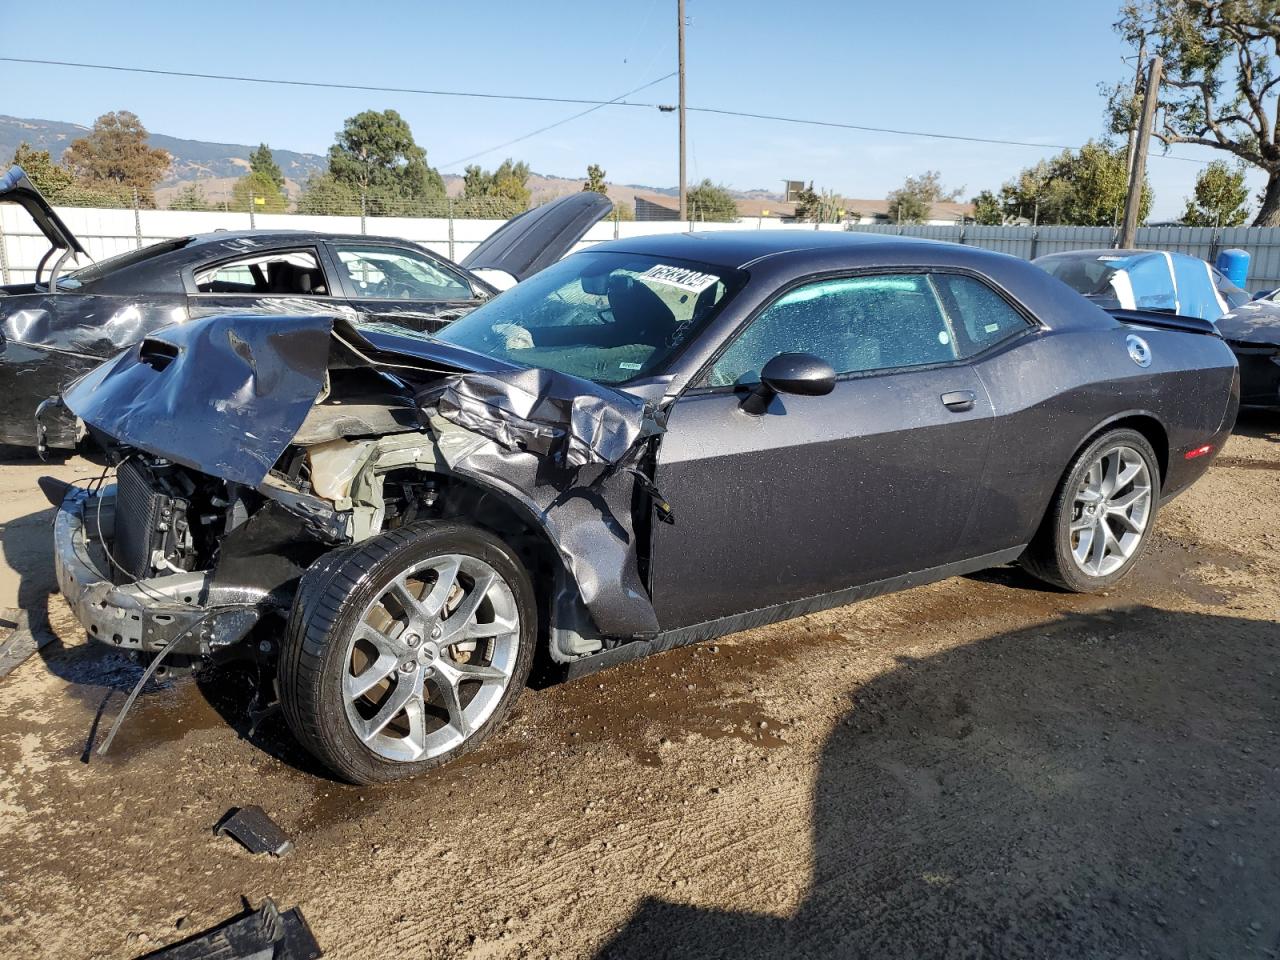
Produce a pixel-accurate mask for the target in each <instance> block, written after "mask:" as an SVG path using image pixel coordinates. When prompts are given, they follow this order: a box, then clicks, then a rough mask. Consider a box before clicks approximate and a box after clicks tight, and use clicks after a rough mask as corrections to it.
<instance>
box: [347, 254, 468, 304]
mask: <svg viewBox="0 0 1280 960" xmlns="http://www.w3.org/2000/svg"><path fill="white" fill-rule="evenodd" d="M335 249H336V250H337V253H338V262H339V263H341V264H342V269H344V270H345V271H346V272H347V278H348V279H349V280H350V281H351V289H352V292H353V293H354V294H355V296H357V297H359V298H361V299H372V300H471V299H473V298H474V297H475V293H474V292H473V291H472V289H471V285H470V284H469V283H467V282H466V281H465V280H464V279H463V278H462V277H460V276H458V275H457V274H455V273H453V272H452V271H450V270H448V269H446V268H445V267H444V266H443V265H442V264H440V263H437V262H436V261H435V260H432V259H431V258H430V257H428V256H427V255H426V254H421V253H415V252H413V251H412V250H405V249H403V248H401V247H380V246H373V245H370V246H350V245H343V244H338V245H336V247H335Z"/></svg>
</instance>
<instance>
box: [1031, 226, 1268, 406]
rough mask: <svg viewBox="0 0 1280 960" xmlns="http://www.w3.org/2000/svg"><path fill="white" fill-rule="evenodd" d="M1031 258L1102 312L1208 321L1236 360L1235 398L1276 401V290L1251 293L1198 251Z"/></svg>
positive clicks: (1265, 403)
mask: <svg viewBox="0 0 1280 960" xmlns="http://www.w3.org/2000/svg"><path fill="white" fill-rule="evenodd" d="M1032 262H1033V263H1035V265H1036V266H1038V267H1040V268H1041V269H1042V270H1044V271H1045V272H1047V273H1049V274H1051V275H1053V276H1054V277H1057V278H1058V279H1059V280H1061V281H1062V282H1063V283H1065V284H1066V285H1067V286H1069V287H1071V289H1073V290H1075V291H1076V292H1077V293H1080V294H1083V295H1084V296H1085V297H1088V298H1089V299H1090V300H1092V301H1093V302H1094V303H1097V304H1098V305H1099V306H1100V307H1103V308H1104V309H1107V310H1112V311H1116V310H1155V311H1159V312H1168V313H1172V314H1176V315H1177V316H1181V317H1199V318H1200V319H1202V320H1208V321H1210V322H1211V323H1212V324H1213V325H1214V326H1215V327H1217V329H1218V333H1220V334H1221V335H1222V338H1223V339H1224V340H1226V341H1227V345H1228V346H1230V347H1231V352H1232V353H1234V354H1235V355H1236V360H1237V361H1239V363H1240V402H1241V403H1242V404H1246V405H1251V406H1266V407H1280V291H1273V292H1272V293H1271V294H1270V295H1269V296H1263V297H1260V298H1258V299H1254V298H1253V297H1252V295H1251V294H1249V292H1248V291H1246V290H1242V289H1241V288H1240V287H1238V286H1236V285H1235V284H1234V283H1232V282H1231V280H1230V279H1228V278H1227V277H1226V276H1225V275H1224V274H1223V273H1222V272H1221V271H1220V270H1218V269H1216V268H1215V267H1213V266H1212V265H1211V264H1209V263H1207V262H1206V261H1204V260H1201V259H1200V258H1199V257H1192V256H1188V255H1187V254H1185V253H1172V252H1168V251H1164V250H1072V251H1070V252H1067V253H1051V254H1047V255H1045V256H1043V257H1037V258H1036V259H1035V260H1034V261H1032Z"/></svg>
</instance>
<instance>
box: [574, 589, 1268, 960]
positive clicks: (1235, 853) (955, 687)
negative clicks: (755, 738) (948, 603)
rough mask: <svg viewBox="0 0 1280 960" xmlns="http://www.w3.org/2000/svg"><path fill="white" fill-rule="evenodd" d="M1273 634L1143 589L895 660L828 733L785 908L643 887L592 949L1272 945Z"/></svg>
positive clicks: (953, 952)
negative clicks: (793, 905) (1131, 603)
mask: <svg viewBox="0 0 1280 960" xmlns="http://www.w3.org/2000/svg"><path fill="white" fill-rule="evenodd" d="M1278 652H1280V626H1277V625H1276V624H1275V623H1273V622H1269V621H1255V620H1245V619H1238V618H1232V617H1219V616H1207V615H1200V614H1186V613H1177V612H1171V611H1166V610H1158V609H1152V608H1147V607H1136V608H1132V609H1121V610H1116V611H1110V612H1106V613H1103V614H1070V615H1067V616H1065V617H1062V618H1060V619H1057V620H1054V621H1051V622H1049V623H1046V624H1044V625H1042V626H1037V627H1033V628H1028V629H1022V630H1017V631H1014V632H1010V633H1005V634H1001V635H997V636H994V637H991V638H989V639H986V640H982V641H979V642H976V643H973V644H970V645H967V646H963V647H958V648H954V649H951V650H949V651H947V652H944V653H941V654H939V655H937V656H933V657H929V658H926V659H920V660H915V659H907V658H899V660H898V663H897V665H896V666H895V667H894V668H893V669H891V670H890V671H888V672H887V673H884V674H882V675H880V676H879V677H877V678H876V679H874V680H872V681H870V682H868V683H866V684H864V685H862V686H861V687H858V688H856V689H855V690H853V691H852V692H851V706H850V710H849V712H848V713H847V715H846V716H845V717H844V718H843V719H842V720H841V722H840V724H839V725H838V726H837V727H836V730H835V733H834V734H832V735H831V736H830V738H829V739H828V741H827V742H826V744H825V746H824V748H823V752H822V756H821V761H820V769H819V772H818V776H817V783H816V788H815V790H814V796H813V806H812V830H813V864H814V866H813V873H812V878H811V883H810V886H809V889H808V893H807V895H806V896H805V898H804V900H803V902H802V903H801V905H800V907H799V908H798V910H797V911H796V912H795V913H794V914H792V915H791V916H786V917H776V916H770V915H763V914H751V913H732V912H724V911H721V910H716V909H702V908H700V907H698V906H697V905H696V903H695V904H687V903H667V902H663V901H661V900H656V899H651V900H647V901H645V902H643V903H642V904H641V906H640V907H639V908H638V910H637V911H636V913H635V914H634V916H633V917H632V919H631V920H630V921H629V922H628V923H627V924H626V925H625V926H624V927H623V928H622V930H621V931H619V932H618V933H617V934H616V936H614V937H613V939H612V940H611V941H610V942H608V943H607V944H606V946H605V947H604V948H603V949H602V950H601V951H600V953H599V955H600V956H601V957H608V958H614V957H653V956H680V957H688V958H703V957H726V958H728V957H734V958H737V957H744V956H751V957H765V958H771V957H776V958H784V957H786V958H792V957H877V958H879V957H942V956H946V957H970V956H972V957H988V956H1000V957H1024V956H1025V957H1033V956H1035V957H1044V956H1062V957H1067V956H1072V957H1083V956H1089V957H1104V956H1105V957H1112V956H1126V957H1129V956H1141V955H1151V956H1210V955H1215V956H1243V955H1245V954H1251V955H1252V954H1253V953H1262V954H1265V955H1274V953H1273V951H1275V950H1276V949H1277V946H1278V945H1280V883H1277V870H1278V868H1277V864H1280V831H1277V830H1276V829H1275V824H1276V822H1277V814H1280V800H1277V797H1278V796H1280V774H1278V773H1277V771H1278V770H1280V740H1278V739H1277V738H1276V736H1275V728H1276V722H1277V719H1280V706H1278V704H1280V680H1277V674H1276V668H1275V663H1276V654H1277V653H1278ZM761 814H762V822H763V821H764V820H767V819H768V811H764V810H762V811H761ZM748 882H750V883H751V884H752V888H755V889H760V890H762V891H765V890H767V889H768V887H769V885H770V878H769V877H768V876H759V877H755V878H751V880H749V881H748ZM690 889H692V890H697V883H696V881H695V883H693V884H691V887H690ZM692 896H693V897H694V899H696V894H693V895H692ZM768 899H769V898H768V897H767V896H762V897H761V900H762V901H764V900H768Z"/></svg>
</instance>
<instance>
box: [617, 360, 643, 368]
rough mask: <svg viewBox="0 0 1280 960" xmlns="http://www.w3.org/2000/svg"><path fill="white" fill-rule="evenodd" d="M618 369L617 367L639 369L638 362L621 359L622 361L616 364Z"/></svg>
mask: <svg viewBox="0 0 1280 960" xmlns="http://www.w3.org/2000/svg"><path fill="white" fill-rule="evenodd" d="M618 369H619V370H639V369H640V364H638V363H628V362H627V361H625V360H624V361H622V363H619V364H618Z"/></svg>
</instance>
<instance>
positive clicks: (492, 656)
mask: <svg viewBox="0 0 1280 960" xmlns="http://www.w3.org/2000/svg"><path fill="white" fill-rule="evenodd" d="M536 610H537V607H536V603H535V601H534V596H533V587H532V585H531V584H530V582H529V577H528V574H527V573H526V572H525V570H524V568H523V567H522V566H521V564H520V562H519V560H517V559H516V558H515V556H513V555H512V553H511V552H510V550H509V549H508V548H507V547H506V546H505V545H504V544H503V543H502V542H501V541H500V540H498V539H497V538H496V537H494V536H492V535H491V534H489V533H487V532H485V531H483V530H480V529H478V528H476V527H472V526H468V525H464V524H457V523H448V524H418V525H414V526H410V527H406V528H404V529H401V530H394V531H390V532H388V533H384V534H381V535H379V536H376V537H373V538H371V539H370V540H368V541H366V542H365V543H363V544H360V545H359V546H357V547H353V548H349V549H348V550H345V551H343V552H342V553H341V554H340V555H338V556H337V558H336V560H335V561H334V562H333V563H329V564H322V565H319V566H318V567H317V568H316V570H315V572H314V575H309V576H308V577H306V578H304V582H303V584H302V586H301V587H300V588H299V590H298V599H297V601H296V602H295V604H294V610H293V614H292V616H291V617H290V622H289V629H288V631H287V633H286V637H285V640H284V643H283V645H282V649H281V657H280V669H279V682H280V699H281V702H282V704H283V707H284V713H285V716H286V718H287V719H288V722H289V725H290V727H291V728H292V730H293V732H294V734H295V735H296V736H297V737H298V739H299V740H300V741H301V742H302V744H303V745H304V746H306V747H307V748H308V749H309V750H310V751H311V752H312V753H314V754H315V755H316V756H317V757H319V758H320V760H322V761H323V762H324V763H325V764H326V765H328V766H329V767H330V768H331V769H332V770H334V772H336V773H337V774H339V775H340V776H342V777H344V778H345V779H348V780H351V781H353V782H355V783H377V782H384V781H389V780H398V779H403V778H407V777H411V776H413V775H415V774H417V773H419V772H421V771H422V770H424V769H428V768H431V767H435V766H438V765H440V764H442V763H445V762H447V761H449V760H451V759H453V758H454V757H457V756H458V755H460V754H462V753H464V752H466V751H467V750H470V749H471V748H472V747H474V746H475V745H476V744H478V743H480V742H481V741H482V740H484V739H485V738H486V737H487V736H489V734H490V733H492V732H493V730H494V729H495V728H496V727H497V726H498V725H499V724H500V723H501V722H502V719H503V718H504V717H505V716H506V714H507V713H508V711H509V710H510V709H511V706H512V704H513V703H514V701H515V699H516V697H517V696H518V695H519V693H520V690H521V688H523V686H524V684H525V681H526V679H527V678H528V675H529V667H530V665H531V663H532V661H533V648H534V642H535V638H536V636H537V629H536V616H537V613H536Z"/></svg>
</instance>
